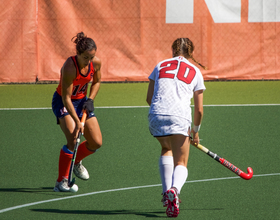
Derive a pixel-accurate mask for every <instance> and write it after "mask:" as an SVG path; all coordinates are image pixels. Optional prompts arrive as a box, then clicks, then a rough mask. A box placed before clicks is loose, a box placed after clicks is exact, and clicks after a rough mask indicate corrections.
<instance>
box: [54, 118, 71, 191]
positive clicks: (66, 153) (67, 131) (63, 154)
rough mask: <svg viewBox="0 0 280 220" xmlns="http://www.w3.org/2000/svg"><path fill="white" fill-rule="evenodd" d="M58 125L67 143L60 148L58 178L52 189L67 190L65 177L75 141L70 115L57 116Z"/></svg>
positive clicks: (67, 173) (66, 177)
mask: <svg viewBox="0 0 280 220" xmlns="http://www.w3.org/2000/svg"><path fill="white" fill-rule="evenodd" d="M59 125H60V128H61V130H62V131H63V133H64V135H65V137H66V140H67V144H66V145H64V146H63V147H62V149H61V150H60V155H59V163H58V178H57V182H56V186H55V188H54V190H55V191H69V190H70V188H69V187H68V185H67V179H68V175H69V169H70V165H71V159H72V155H73V149H74V143H75V137H74V129H75V122H74V121H73V119H72V117H71V116H70V115H66V116H64V117H63V118H59Z"/></svg>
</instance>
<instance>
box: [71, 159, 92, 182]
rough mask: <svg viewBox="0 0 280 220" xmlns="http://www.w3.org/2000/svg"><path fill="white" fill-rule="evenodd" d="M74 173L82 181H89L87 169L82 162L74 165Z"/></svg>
mask: <svg viewBox="0 0 280 220" xmlns="http://www.w3.org/2000/svg"><path fill="white" fill-rule="evenodd" d="M73 172H74V174H75V175H76V177H78V178H80V179H82V180H88V179H89V174H88V171H87V169H86V168H85V167H84V166H83V164H82V161H80V162H79V163H77V164H75V165H74V168H73Z"/></svg>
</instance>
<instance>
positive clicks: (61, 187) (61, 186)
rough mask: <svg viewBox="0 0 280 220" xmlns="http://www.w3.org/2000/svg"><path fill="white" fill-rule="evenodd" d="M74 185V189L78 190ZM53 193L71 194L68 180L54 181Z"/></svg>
mask: <svg viewBox="0 0 280 220" xmlns="http://www.w3.org/2000/svg"><path fill="white" fill-rule="evenodd" d="M75 185H76V184H74V185H73V186H74V187H75V188H78V186H77V185H76V186H75ZM53 191H55V192H71V190H70V187H69V186H68V180H67V179H63V180H61V181H60V182H57V181H56V184H55V187H54V188H53Z"/></svg>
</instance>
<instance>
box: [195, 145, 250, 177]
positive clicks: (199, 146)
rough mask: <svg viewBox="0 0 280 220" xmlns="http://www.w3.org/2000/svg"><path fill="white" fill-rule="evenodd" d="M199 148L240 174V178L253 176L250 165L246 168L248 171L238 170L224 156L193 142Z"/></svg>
mask: <svg viewBox="0 0 280 220" xmlns="http://www.w3.org/2000/svg"><path fill="white" fill-rule="evenodd" d="M194 146H195V147H196V148H198V149H199V150H201V151H203V152H204V153H206V154H208V155H209V156H210V157H212V158H213V159H215V160H216V161H218V162H219V163H220V164H222V165H224V166H225V167H226V168H228V169H229V170H231V171H232V172H234V173H235V174H236V175H238V176H240V177H241V178H243V179H245V180H249V179H251V178H252V177H253V169H252V168H251V167H248V168H247V172H248V173H244V172H243V171H242V170H240V169H239V168H238V167H236V166H234V165H233V164H232V163H230V162H228V161H227V160H225V159H224V158H221V157H220V156H218V155H217V154H215V153H213V152H211V151H210V150H208V149H207V148H206V147H204V146H202V145H201V144H195V145H194Z"/></svg>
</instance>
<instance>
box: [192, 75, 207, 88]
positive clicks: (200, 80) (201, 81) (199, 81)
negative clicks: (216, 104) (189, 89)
mask: <svg viewBox="0 0 280 220" xmlns="http://www.w3.org/2000/svg"><path fill="white" fill-rule="evenodd" d="M205 89H206V87H205V85H204V79H203V76H202V74H201V72H200V71H198V72H197V84H196V85H195V87H194V89H193V91H194V92H195V91H198V90H203V91H204V90H205Z"/></svg>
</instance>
